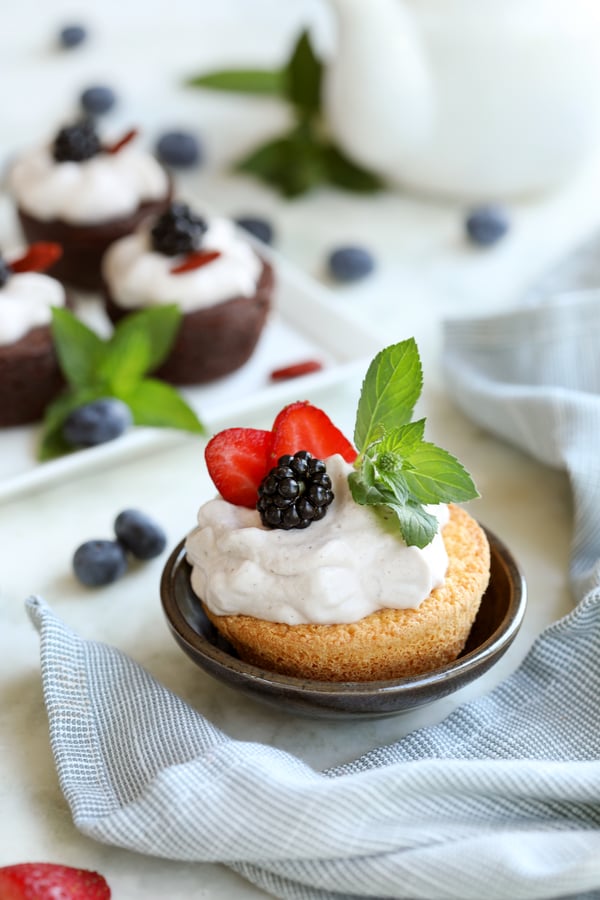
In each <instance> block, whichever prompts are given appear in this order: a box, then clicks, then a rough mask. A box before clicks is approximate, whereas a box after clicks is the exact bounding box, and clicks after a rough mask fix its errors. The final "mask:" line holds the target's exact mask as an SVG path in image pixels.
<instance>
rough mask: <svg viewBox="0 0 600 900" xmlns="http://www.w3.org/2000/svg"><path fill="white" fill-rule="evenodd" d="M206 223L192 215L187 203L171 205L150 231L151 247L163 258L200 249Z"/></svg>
mask: <svg viewBox="0 0 600 900" xmlns="http://www.w3.org/2000/svg"><path fill="white" fill-rule="evenodd" d="M206 228H207V226H206V222H205V221H204V219H202V218H201V217H200V216H196V215H194V213H193V212H192V211H191V209H190V208H189V206H188V205H187V203H171V206H170V207H169V209H168V210H167V211H166V212H164V213H163V214H162V216H160V217H159V218H158V219H157V221H156V224H155V225H154V227H153V229H152V232H151V234H152V247H153V248H154V250H156V251H157V253H162V254H163V255H164V256H177V255H178V254H180V253H192V252H193V251H194V250H199V249H200V244H201V243H202V235H203V234H204V232H205V231H206Z"/></svg>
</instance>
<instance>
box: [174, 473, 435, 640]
mask: <svg viewBox="0 0 600 900" xmlns="http://www.w3.org/2000/svg"><path fill="white" fill-rule="evenodd" d="M326 464H327V471H328V473H329V475H330V477H331V480H332V484H333V492H334V495H335V499H334V501H333V503H332V504H331V506H330V507H329V509H328V511H327V514H326V516H325V517H324V518H323V519H321V520H320V521H318V522H313V523H312V524H311V525H310V527H309V528H306V529H300V530H298V529H294V530H290V531H284V530H279V529H273V530H272V529H268V528H265V527H264V526H263V525H262V524H261V521H260V516H259V514H258V512H257V511H256V510H254V509H248V508H246V507H242V506H235V505H233V504H231V503H228V502H227V501H225V500H223V499H222V498H220V497H219V498H217V499H215V500H211V501H209V502H208V503H206V504H204V505H203V506H202V507H201V508H200V511H199V513H198V526H197V527H196V528H195V529H194V530H193V531H192V532H191V534H190V535H189V536H188V538H187V541H186V551H187V557H188V560H189V562H190V564H191V565H192V587H193V589H194V591H195V593H196V594H197V595H198V597H200V598H201V599H202V600H203V601H204V602H205V603H206V605H207V606H208V607H209V609H210V610H211V611H212V612H213V613H215V615H238V614H242V615H249V616H254V617H256V618H259V619H266V620H268V621H271V622H283V623H285V624H288V625H301V624H310V623H314V624H318V625H334V624H343V623H350V622H357V621H359V620H360V619H362V618H364V617H365V616H367V615H370V614H371V613H373V612H376V611H377V610H379V609H385V608H392V609H408V608H416V607H418V606H419V605H420V604H421V603H422V601H423V600H424V599H425V598H426V597H427V596H428V595H429V594H430V593H431V591H432V590H433V589H434V588H436V587H439V586H440V585H441V584H443V582H444V578H445V574H446V570H447V567H448V556H447V553H446V548H445V546H444V542H443V539H442V534H441V531H442V529H443V527H444V525H445V524H446V522H447V521H448V515H449V514H448V507H447V506H446V505H443V504H442V505H438V506H430V507H426V508H427V509H428V511H429V512H431V513H432V514H433V515H435V516H436V518H437V519H438V531H437V533H436V535H435V537H434V538H433V540H432V541H431V543H430V544H428V545H427V546H426V547H424V548H423V549H419V548H418V547H415V546H411V547H408V546H407V545H406V543H405V542H404V541H403V539H402V538H401V537H400V535H399V532H398V529H397V527H394V522H393V520H394V513H393V512H391V511H390V512H389V518H387V519H386V518H385V517H384V516H380V515H379V514H378V513H376V512H375V511H374V510H373V508H371V507H366V506H360V505H358V504H357V503H356V502H355V501H354V500H353V498H352V496H351V494H350V489H349V487H348V474H349V472H351V471H352V467H351V466H350V465H349V464H348V463H346V462H345V461H344V460H343V459H342V457H341V456H339V455H336V456H332V457H330V458H329V459H328V460H326Z"/></svg>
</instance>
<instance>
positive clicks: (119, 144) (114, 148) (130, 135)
mask: <svg viewBox="0 0 600 900" xmlns="http://www.w3.org/2000/svg"><path fill="white" fill-rule="evenodd" d="M137 136H138V130H137V128H132V129H131V130H130V131H128V132H127V133H126V134H124V135H123V137H122V138H119V140H118V141H115V143H114V144H107V146H106V147H103V150H104V152H105V153H110V154H111V155H113V154H115V153H118V152H119V150H122V149H123V147H126V146H127V144H130V143H131V142H132V141H133V140H134V138H136V137H137Z"/></svg>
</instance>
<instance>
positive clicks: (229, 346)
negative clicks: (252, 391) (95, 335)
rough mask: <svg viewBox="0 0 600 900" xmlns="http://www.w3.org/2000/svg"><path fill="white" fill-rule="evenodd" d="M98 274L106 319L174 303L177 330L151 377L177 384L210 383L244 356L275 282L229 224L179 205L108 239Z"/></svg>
mask: <svg viewBox="0 0 600 900" xmlns="http://www.w3.org/2000/svg"><path fill="white" fill-rule="evenodd" d="M102 272H103V276H104V282H105V287H104V295H105V301H106V310H107V313H108V315H109V317H110V318H111V319H112V321H113V322H116V321H118V319H120V318H121V317H122V316H124V315H126V314H127V313H128V312H133V311H137V310H139V309H141V308H143V307H147V306H157V305H161V304H168V303H176V304H178V305H179V307H180V309H181V311H182V313H183V318H182V323H181V327H180V330H179V333H178V335H177V338H176V340H175V344H174V346H173V349H172V351H171V354H170V356H169V358H168V359H167V360H166V361H165V362H164V363H163V365H162V366H161V367H160V368H159V369H158V370H157V371H156V375H158V377H160V378H164V379H165V380H167V381H170V382H172V383H174V384H184V385H185V384H203V383H205V382H209V381H214V380H215V379H217V378H221V377H222V376H224V375H227V374H229V373H230V372H233V371H235V370H236V369H239V368H240V366H242V365H243V364H244V363H245V362H246V361H247V360H248V359H249V358H250V356H251V355H252V353H253V351H254V348H255V347H256V344H257V342H258V339H259V337H260V334H261V332H262V330H263V327H264V325H265V322H266V319H267V315H268V312H269V309H270V306H271V296H272V293H273V286H274V277H273V270H272V267H271V266H270V265H269V264H268V263H267V262H265V261H263V260H262V259H260V257H259V256H257V254H256V253H255V251H254V250H253V249H252V247H251V246H250V244H249V243H248V242H247V241H245V240H244V239H243V238H241V237H239V236H238V234H237V232H236V229H235V226H234V225H233V223H232V222H230V221H228V220H226V219H213V220H209V221H206V220H204V219H203V218H201V217H199V216H197V215H195V214H194V213H193V212H192V211H191V210H190V209H189V207H188V206H187V205H186V204H182V203H173V204H171V206H170V207H169V209H168V210H167V211H166V212H165V213H164V214H163V215H162V216H160V217H158V219H156V220H155V221H153V222H152V224H151V226H150V227H142V228H140V229H138V231H137V232H136V233H134V234H132V235H129V236H128V237H125V238H123V239H122V240H120V241H117V242H115V243H114V244H113V245H112V246H111V247H110V249H109V250H108V252H107V253H106V256H105V257H104V261H103V264H102Z"/></svg>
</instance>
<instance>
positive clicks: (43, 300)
mask: <svg viewBox="0 0 600 900" xmlns="http://www.w3.org/2000/svg"><path fill="white" fill-rule="evenodd" d="M64 305H65V292H64V289H63V286H62V285H61V284H60V283H59V282H58V281H56V279H55V278H50V276H49V275H41V274H39V273H37V272H23V273H22V274H17V275H11V277H10V278H9V279H8V281H7V282H6V284H5V285H4V287H1V288H0V345H6V344H14V343H15V342H16V341H19V340H20V339H21V338H22V337H24V336H25V335H26V334H27V332H28V331H31V329H32V328H37V327H38V326H40V325H48V324H49V322H50V320H51V318H52V314H51V307H53V306H64Z"/></svg>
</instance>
